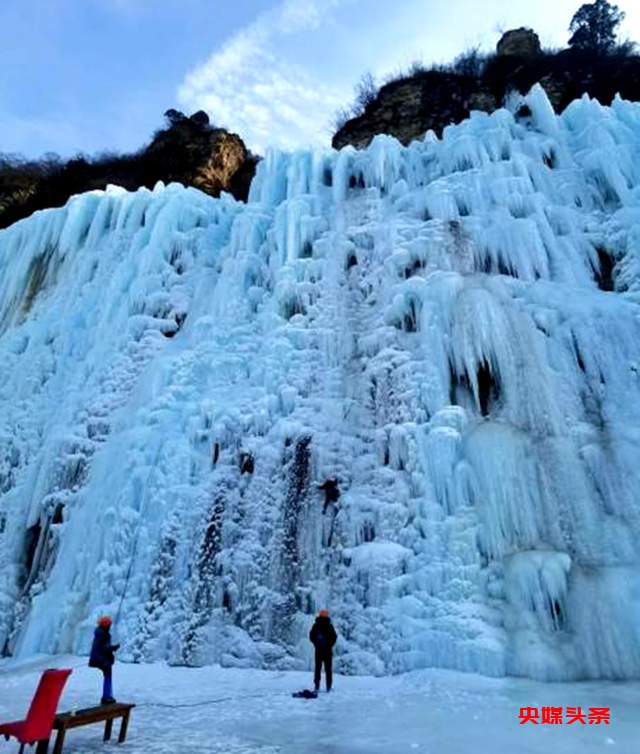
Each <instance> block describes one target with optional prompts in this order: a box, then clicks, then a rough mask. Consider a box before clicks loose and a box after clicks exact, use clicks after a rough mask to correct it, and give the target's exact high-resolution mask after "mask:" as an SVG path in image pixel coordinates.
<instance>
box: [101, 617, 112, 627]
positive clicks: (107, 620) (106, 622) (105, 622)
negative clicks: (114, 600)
mask: <svg viewBox="0 0 640 754" xmlns="http://www.w3.org/2000/svg"><path fill="white" fill-rule="evenodd" d="M112 623H113V621H112V620H111V617H110V616H109V615H101V616H100V617H99V618H98V625H99V626H100V628H110V627H111V624H112Z"/></svg>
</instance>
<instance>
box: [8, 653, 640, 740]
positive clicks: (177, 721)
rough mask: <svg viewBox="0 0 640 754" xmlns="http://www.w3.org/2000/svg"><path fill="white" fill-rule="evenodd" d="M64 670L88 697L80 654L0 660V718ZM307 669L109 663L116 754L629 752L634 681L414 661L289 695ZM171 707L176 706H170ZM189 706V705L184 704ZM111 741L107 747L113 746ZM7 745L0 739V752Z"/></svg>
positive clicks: (90, 730) (92, 696) (88, 676)
mask: <svg viewBox="0 0 640 754" xmlns="http://www.w3.org/2000/svg"><path fill="white" fill-rule="evenodd" d="M49 665H55V666H56V667H73V669H74V671H73V675H72V676H71V678H70V680H69V683H68V686H67V690H66V692H65V695H64V698H63V700H62V702H61V705H60V708H61V709H68V708H71V707H73V706H78V707H82V706H87V705H90V704H93V703H94V702H95V701H96V699H97V697H98V696H99V690H100V684H99V674H98V673H97V672H96V671H93V670H91V669H90V668H88V667H87V666H86V659H85V658H82V657H63V658H61V657H57V658H55V659H54V660H48V659H47V658H44V659H37V660H32V661H29V662H26V663H24V662H23V663H20V664H17V663H16V662H15V661H13V662H7V661H0V721H4V720H6V719H8V718H15V717H19V716H21V715H22V714H23V713H24V711H25V709H26V705H27V702H28V700H29V699H30V698H31V694H32V693H33V689H34V688H35V685H36V683H37V679H38V677H39V673H40V670H41V669H42V668H45V667H48V666H49ZM310 682H311V677H310V674H308V673H300V672H274V671H260V670H243V669H235V668H231V669H230V668H220V667H219V666H210V667H204V668H184V667H168V666H166V665H164V664H159V663H158V664H152V665H133V664H131V665H130V664H119V665H117V666H116V669H115V683H116V694H117V696H118V697H119V698H120V699H122V700H123V701H131V702H135V703H136V704H137V705H138V707H137V709H136V710H134V713H133V717H132V722H131V728H130V734H129V739H128V741H127V743H126V745H125V746H124V747H122V751H123V754H124V752H129V753H130V754H142V752H144V753H145V754H147V752H176V753H178V752H199V753H200V754H205V753H206V752H211V754H214V753H215V754H218V753H219V754H222V753H223V752H224V754H306V753H307V752H309V753H311V752H313V754H365V753H366V754H383V753H384V754H399V753H400V752H408V754H411V753H412V752H422V754H427V753H428V754H467V753H469V754H471V753H473V754H475V753H476V752H480V751H485V752H490V753H491V754H503V752H504V754H507V753H508V754H511V753H512V752H518V754H537V753H538V752H540V753H541V754H542V753H544V754H569V752H571V754H573V753H574V752H580V754H591V752H602V751H611V752H618V753H619V754H632V753H633V752H636V751H637V750H638V748H637V745H638V740H639V739H640V721H639V715H638V710H639V709H640V683H620V682H617V683H611V682H589V683H566V684H556V683H538V682H535V681H529V680H523V679H514V678H502V679H495V678H484V677H481V676H477V675H472V674H463V673H457V672H454V671H446V670H422V671H414V672H412V673H408V674H404V675H402V676H393V677H386V678H371V677H366V676H351V677H343V676H338V677H337V679H336V681H335V690H334V691H333V692H332V693H331V694H329V695H327V694H321V695H320V697H319V698H318V699H317V700H314V701H305V700H298V699H293V698H292V697H291V692H292V691H296V690H299V689H301V688H304V687H308V686H309V684H310ZM176 705H185V706H184V707H178V708H176ZM188 705H193V706H188ZM546 706H553V707H563V708H565V709H566V708H567V707H582V709H583V711H584V712H585V713H587V714H588V709H589V708H590V707H610V710H611V712H610V714H611V721H610V723H609V725H605V724H599V725H596V724H594V725H589V724H586V725H581V724H578V723H574V724H571V725H567V724H563V725H533V724H531V723H526V724H524V725H521V724H520V722H519V714H520V708H522V707H537V708H542V707H546ZM114 745H115V744H114ZM5 750H6V751H9V746H7V745H5V746H4V749H3V745H2V744H1V743H0V751H5ZM65 751H66V752H67V754H81V753H84V752H93V751H105V748H103V744H102V738H101V729H100V727H99V726H98V727H96V726H90V727H86V728H80V729H78V730H74V731H72V732H70V733H69V736H68V738H67V743H66V744H65Z"/></svg>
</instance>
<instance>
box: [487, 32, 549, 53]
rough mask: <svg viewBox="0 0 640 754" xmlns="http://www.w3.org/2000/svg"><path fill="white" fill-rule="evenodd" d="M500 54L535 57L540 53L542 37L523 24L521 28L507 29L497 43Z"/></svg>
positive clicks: (497, 50)
mask: <svg viewBox="0 0 640 754" xmlns="http://www.w3.org/2000/svg"><path fill="white" fill-rule="evenodd" d="M496 52H497V53H498V55H514V56H517V57H521V58H533V57H535V56H536V55H540V53H541V52H542V47H541V46H540V37H539V36H538V35H537V34H536V33H535V31H533V29H527V28H525V27H524V26H521V27H520V28H519V29H510V30H509V31H506V32H505V33H504V34H503V35H502V37H501V38H500V41H499V42H498V44H497V45H496Z"/></svg>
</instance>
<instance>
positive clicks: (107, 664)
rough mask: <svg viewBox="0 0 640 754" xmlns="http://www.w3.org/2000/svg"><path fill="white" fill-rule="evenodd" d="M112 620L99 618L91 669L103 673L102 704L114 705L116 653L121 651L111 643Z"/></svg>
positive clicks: (92, 650)
mask: <svg viewBox="0 0 640 754" xmlns="http://www.w3.org/2000/svg"><path fill="white" fill-rule="evenodd" d="M111 623H112V621H111V618H110V617H109V616H108V615H102V616H101V617H100V618H98V625H97V627H96V630H95V633H94V634H93V644H92V645H91V655H90V656H89V667H90V668H97V669H98V670H101V671H102V676H103V683H102V700H101V703H102V704H113V703H114V702H115V699H114V698H113V678H112V668H113V664H114V662H115V653H116V652H117V651H118V649H120V645H119V644H112V643H111Z"/></svg>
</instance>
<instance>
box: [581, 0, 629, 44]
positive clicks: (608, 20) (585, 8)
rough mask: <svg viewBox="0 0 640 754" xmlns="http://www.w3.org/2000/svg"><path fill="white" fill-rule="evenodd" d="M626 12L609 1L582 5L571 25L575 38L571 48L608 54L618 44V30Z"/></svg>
mask: <svg viewBox="0 0 640 754" xmlns="http://www.w3.org/2000/svg"><path fill="white" fill-rule="evenodd" d="M624 16H625V14H624V12H623V11H621V10H620V8H618V6H617V5H612V4H611V3H609V2H607V0H595V2H594V3H585V4H584V5H582V6H581V7H580V8H579V9H578V10H577V12H576V13H575V15H574V16H573V18H572V19H571V24H570V25H569V31H570V32H572V33H573V36H572V37H571V39H570V40H569V44H570V45H571V47H577V48H580V49H582V50H592V51H594V52H608V51H609V50H611V49H612V48H613V47H614V46H615V43H616V33H617V32H616V30H617V28H618V26H620V23H621V21H622V20H623V19H624Z"/></svg>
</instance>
